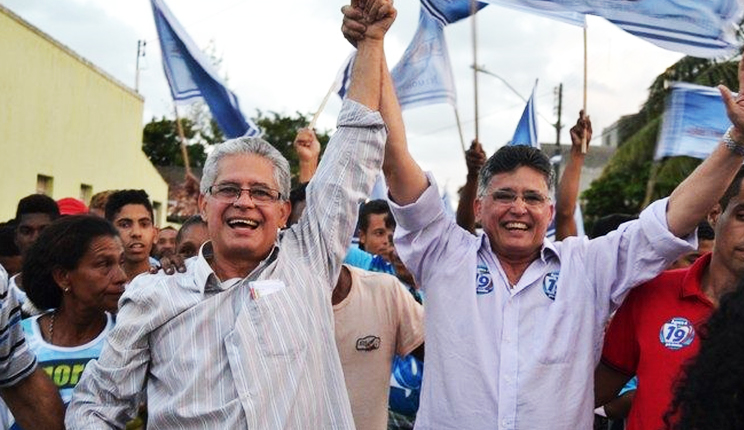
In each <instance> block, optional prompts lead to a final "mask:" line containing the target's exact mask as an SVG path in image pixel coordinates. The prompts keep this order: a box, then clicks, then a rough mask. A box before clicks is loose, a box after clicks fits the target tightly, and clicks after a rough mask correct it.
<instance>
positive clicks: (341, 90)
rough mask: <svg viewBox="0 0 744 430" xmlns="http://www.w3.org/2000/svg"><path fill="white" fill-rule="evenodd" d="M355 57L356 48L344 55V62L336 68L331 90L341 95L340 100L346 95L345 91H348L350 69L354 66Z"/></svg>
mask: <svg viewBox="0 0 744 430" xmlns="http://www.w3.org/2000/svg"><path fill="white" fill-rule="evenodd" d="M355 58H356V49H355V50H354V51H352V52H351V54H349V56H348V57H346V60H345V61H344V64H343V65H342V66H341V68H340V69H339V70H338V74H337V75H336V83H335V84H334V87H333V92H335V93H336V94H338V96H339V97H341V100H343V99H344V97H346V93H347V92H348V91H349V85H350V84H351V69H352V68H353V67H354V59H355Z"/></svg>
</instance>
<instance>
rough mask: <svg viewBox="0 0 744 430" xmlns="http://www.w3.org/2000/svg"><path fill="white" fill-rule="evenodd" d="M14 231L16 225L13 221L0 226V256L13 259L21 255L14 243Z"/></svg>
mask: <svg viewBox="0 0 744 430" xmlns="http://www.w3.org/2000/svg"><path fill="white" fill-rule="evenodd" d="M15 229H16V225H15V222H13V221H8V222H7V223H3V224H1V225H0V256H2V257H14V256H16V255H21V251H20V250H19V249H18V245H16V243H15Z"/></svg>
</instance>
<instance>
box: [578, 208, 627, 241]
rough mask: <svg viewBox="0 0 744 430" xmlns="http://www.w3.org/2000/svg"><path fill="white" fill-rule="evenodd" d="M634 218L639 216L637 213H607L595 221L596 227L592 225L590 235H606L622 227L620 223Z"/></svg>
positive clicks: (591, 236) (592, 236) (593, 236)
mask: <svg viewBox="0 0 744 430" xmlns="http://www.w3.org/2000/svg"><path fill="white" fill-rule="evenodd" d="M634 219H638V217H637V216H636V215H628V214H609V215H605V216H603V217H602V218H600V219H598V220H597V222H595V223H594V227H592V231H591V234H590V235H589V237H590V238H592V239H594V238H595V237H600V236H604V235H606V234H607V233H609V232H611V231H613V230H617V228H618V227H620V224H624V223H626V222H628V221H633V220H634Z"/></svg>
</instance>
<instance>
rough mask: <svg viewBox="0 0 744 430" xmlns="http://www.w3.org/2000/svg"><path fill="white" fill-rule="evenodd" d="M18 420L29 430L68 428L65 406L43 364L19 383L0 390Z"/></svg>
mask: <svg viewBox="0 0 744 430" xmlns="http://www.w3.org/2000/svg"><path fill="white" fill-rule="evenodd" d="M0 395H2V398H3V400H5V403H7V405H8V408H9V409H10V411H11V412H12V413H13V416H14V417H15V420H16V421H17V422H18V424H20V426H21V427H22V428H25V429H60V430H61V429H64V428H65V426H64V421H65V407H64V405H63V404H62V399H61V398H60V397H59V391H57V387H55V386H54V383H53V382H52V380H51V379H49V377H48V376H47V375H46V373H44V371H43V370H42V369H41V367H37V368H36V370H35V371H34V372H33V373H32V374H30V375H29V376H28V377H27V378H25V379H22V380H21V381H20V382H19V383H18V384H16V385H14V386H12V387H8V388H3V389H2V390H0Z"/></svg>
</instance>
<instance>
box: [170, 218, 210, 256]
mask: <svg viewBox="0 0 744 430" xmlns="http://www.w3.org/2000/svg"><path fill="white" fill-rule="evenodd" d="M208 240H209V231H208V230H207V223H206V222H205V221H204V220H203V219H202V217H201V215H192V216H190V217H189V218H188V219H187V220H186V221H184V222H183V224H182V225H181V228H180V229H178V234H177V235H176V254H178V255H180V256H181V257H182V258H183V259H184V260H185V259H187V258H191V257H193V256H195V255H197V254H199V248H201V246H202V245H203V244H204V242H206V241H208Z"/></svg>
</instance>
